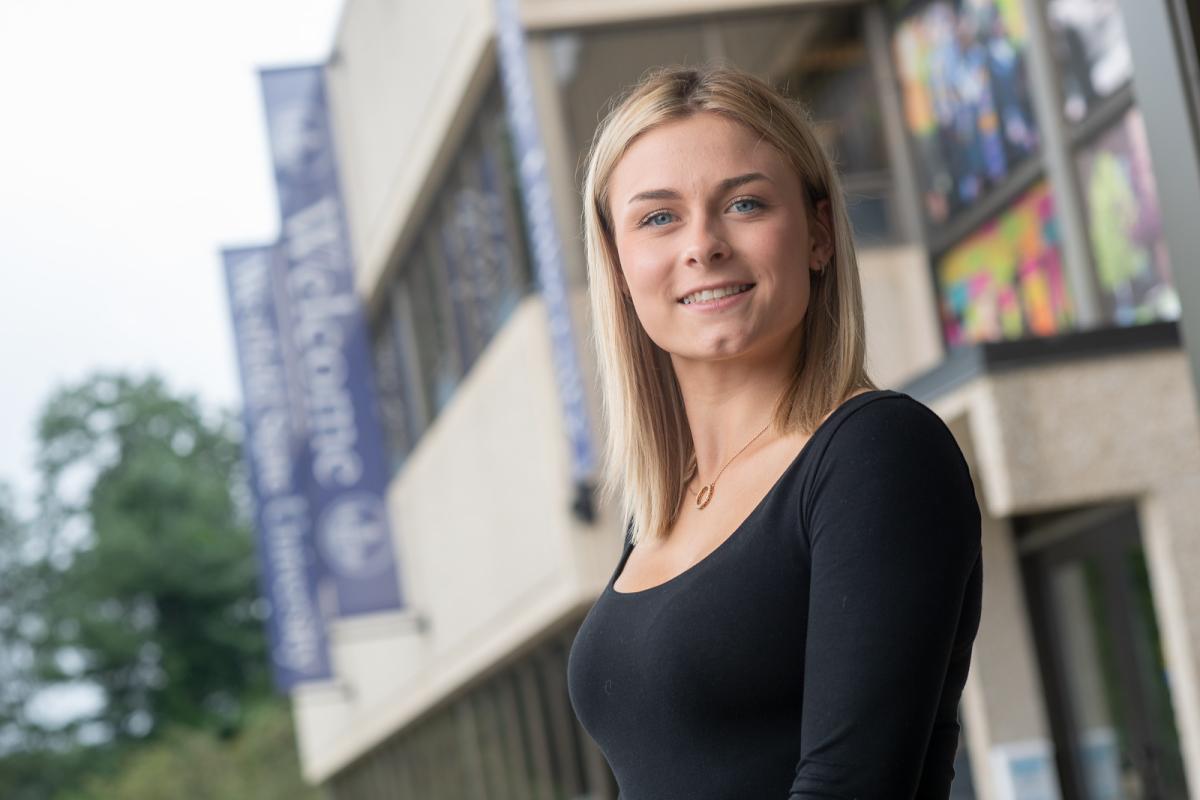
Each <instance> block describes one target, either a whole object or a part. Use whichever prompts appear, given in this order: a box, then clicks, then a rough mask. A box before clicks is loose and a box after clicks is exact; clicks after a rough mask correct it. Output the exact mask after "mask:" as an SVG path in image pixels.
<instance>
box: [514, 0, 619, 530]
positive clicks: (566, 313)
mask: <svg viewBox="0 0 1200 800" xmlns="http://www.w3.org/2000/svg"><path fill="white" fill-rule="evenodd" d="M495 8H496V27H497V34H498V37H499V44H498V49H499V58H500V75H501V78H502V80H503V83H504V97H505V108H506V112H507V116H508V126H509V129H510V130H511V131H512V141H513V151H514V155H515V157H516V164H517V177H518V179H519V181H520V185H521V195H522V198H523V200H524V208H525V225H526V227H527V229H528V231H529V241H530V243H531V249H532V251H533V263H534V269H535V271H536V274H537V279H538V286H539V288H540V290H541V294H542V299H543V301H544V302H545V304H546V313H547V316H548V317H549V323H550V345H551V348H552V351H551V352H552V357H553V359H554V374H555V380H556V382H557V384H558V392H559V400H560V402H561V403H562V407H563V419H564V421H565V422H566V428H567V436H568V437H569V438H570V443H571V474H572V478H574V480H575V484H576V489H577V492H578V494H577V498H576V512H577V513H578V514H579V515H580V516H582V517H584V518H587V519H589V520H590V518H591V515H592V509H591V483H592V481H593V479H594V476H595V472H596V457H595V448H594V447H593V445H592V431H591V424H590V422H589V419H588V411H587V406H586V405H585V397H584V383H583V379H582V377H581V376H580V372H579V360H578V355H577V353H576V351H575V337H574V334H573V333H572V331H573V328H574V324H573V322H572V319H571V308H570V305H569V303H570V298H569V297H568V295H567V286H566V280H565V276H564V274H563V265H562V245H561V243H560V241H559V236H558V228H557V227H556V224H555V219H554V207H553V197H552V195H551V192H550V180H549V177H548V176H547V174H546V152H545V149H544V147H543V146H542V136H541V130H540V128H539V127H538V121H537V109H536V108H535V107H534V102H533V81H532V80H531V79H530V76H529V61H528V56H527V54H526V49H525V32H524V31H523V30H522V28H521V20H520V18H519V16H518V12H517V2H516V0H496V6H495Z"/></svg>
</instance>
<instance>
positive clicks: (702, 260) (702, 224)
mask: <svg viewBox="0 0 1200 800" xmlns="http://www.w3.org/2000/svg"><path fill="white" fill-rule="evenodd" d="M687 237H688V238H687V240H686V246H685V247H684V250H683V254H682V255H683V260H684V263H685V264H687V265H688V266H707V265H708V264H711V263H713V262H717V261H725V260H728V259H729V243H728V242H727V241H725V237H724V235H723V232H722V231H721V229H720V226H719V225H718V224H717V222H716V221H714V220H713V219H711V218H710V217H709V216H708V215H707V214H701V215H699V216H697V217H695V218H694V220H693V222H692V224H691V225H690V226H689V230H688V232H687Z"/></svg>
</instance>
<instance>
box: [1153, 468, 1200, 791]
mask: <svg viewBox="0 0 1200 800" xmlns="http://www.w3.org/2000/svg"><path fill="white" fill-rule="evenodd" d="M1138 511H1139V519H1138V525H1139V527H1140V528H1141V530H1142V547H1143V549H1144V551H1145V554H1146V570H1147V571H1148V572H1149V573H1150V584H1151V586H1152V587H1153V589H1154V592H1153V594H1154V611H1155V616H1156V617H1157V619H1158V626H1159V631H1160V635H1161V637H1162V643H1163V659H1164V661H1165V663H1166V666H1167V672H1168V673H1169V676H1170V678H1169V683H1170V690H1171V704H1172V706H1174V711H1175V726H1176V729H1177V731H1178V733H1179V744H1180V755H1181V756H1182V757H1183V768H1184V773H1185V774H1186V776H1187V781H1188V785H1189V786H1190V787H1191V791H1192V794H1193V795H1196V794H1197V793H1198V792H1200V662H1198V661H1197V653H1200V583H1198V582H1197V581H1195V580H1188V576H1194V575H1198V574H1200V538H1198V537H1196V536H1195V528H1196V520H1197V519H1200V475H1196V474H1191V475H1187V476H1184V477H1182V478H1180V479H1179V480H1178V481H1175V482H1174V483H1172V484H1170V485H1167V486H1160V487H1156V488H1155V490H1154V491H1153V492H1152V493H1151V494H1149V495H1147V496H1146V497H1145V498H1143V500H1142V502H1141V503H1139V505H1138Z"/></svg>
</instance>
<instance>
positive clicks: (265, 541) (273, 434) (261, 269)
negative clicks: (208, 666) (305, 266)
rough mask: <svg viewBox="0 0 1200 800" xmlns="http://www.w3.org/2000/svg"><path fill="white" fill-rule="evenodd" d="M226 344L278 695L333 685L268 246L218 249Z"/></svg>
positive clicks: (274, 253) (273, 256)
mask: <svg viewBox="0 0 1200 800" xmlns="http://www.w3.org/2000/svg"><path fill="white" fill-rule="evenodd" d="M221 255H222V259H223V261H224V264H225V280H226V284H227V285H228V288H229V308H230V315H231V317H232V319H233V337H234V344H235V347H236V350H237V359H238V368H239V371H240V373H241V379H242V394H243V396H244V398H245V399H244V403H243V420H244V424H245V438H244V441H243V448H244V452H245V461H246V465H247V471H248V473H249V475H248V477H249V483H250V489H251V491H252V492H253V495H254V501H255V503H254V505H255V515H254V516H255V528H256V531H257V550H258V564H259V574H260V580H261V585H262V593H263V596H264V598H265V599H266V600H267V603H268V605H269V606H270V610H269V613H268V615H267V639H268V641H269V644H270V652H271V662H272V668H273V672H274V676H275V684H276V686H278V687H279V688H280V689H281V690H283V691H288V690H290V689H291V688H292V687H293V686H295V685H296V684H298V683H303V682H305V681H317V680H326V679H328V678H330V677H332V674H331V670H330V663H329V649H328V643H327V640H326V636H325V625H324V622H323V620H322V617H321V613H320V610H319V608H318V603H317V594H318V592H317V558H316V553H314V552H313V548H312V530H311V522H310V516H309V507H308V498H307V496H306V492H305V487H304V486H303V485H299V484H298V482H297V478H299V477H300V476H301V475H302V474H303V472H304V466H303V465H302V464H300V463H298V462H297V456H298V455H299V456H303V454H304V452H305V450H304V441H303V427H302V426H301V425H298V424H297V423H298V420H297V418H296V415H295V409H294V408H293V405H292V404H293V400H294V398H295V392H294V386H293V376H291V375H290V374H289V371H288V361H289V359H288V357H287V353H286V351H287V343H286V341H285V340H284V339H283V337H282V335H281V334H282V332H281V330H280V319H279V307H280V302H279V301H280V300H281V298H280V296H279V293H280V288H281V287H280V285H279V282H278V278H279V277H280V276H279V272H278V269H277V266H278V260H279V252H278V248H276V247H273V246H263V247H246V248H238V249H228V250H223V251H222V253H221Z"/></svg>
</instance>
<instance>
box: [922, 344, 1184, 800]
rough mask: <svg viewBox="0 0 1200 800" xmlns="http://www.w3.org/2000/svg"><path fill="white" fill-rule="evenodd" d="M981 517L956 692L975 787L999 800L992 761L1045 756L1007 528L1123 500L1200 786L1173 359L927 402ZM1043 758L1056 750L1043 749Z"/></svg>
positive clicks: (1060, 373)
mask: <svg viewBox="0 0 1200 800" xmlns="http://www.w3.org/2000/svg"><path fill="white" fill-rule="evenodd" d="M931 405H932V407H933V408H934V410H935V411H937V412H938V414H939V415H940V416H942V418H943V419H946V420H947V421H948V422H949V423H950V425H951V429H952V430H953V431H954V432H955V435H956V437H957V438H958V440H959V443H960V445H961V446H962V448H963V451H964V454H966V455H967V458H968V462H969V463H970V464H971V468H972V475H973V477H974V480H975V485H976V489H977V491H978V492H979V501H980V508H981V511H982V512H983V544H984V565H985V567H984V583H983V587H984V600H983V618H982V621H981V623H980V631H979V636H978V638H977V640H976V645H975V650H974V653H973V657H972V664H971V672H970V675H969V677H968V680H967V686H966V688H965V690H964V693H963V706H964V717H965V719H964V720H963V722H964V725H965V727H966V729H967V735H968V743H969V746H970V756H971V764H972V769H973V771H974V773H975V781H976V788H977V789H978V791H979V794H980V797H981V798H983V800H1006V798H1007V797H1008V796H1009V795H1007V794H1005V793H1004V785H1005V783H1006V782H1005V780H1004V776H1003V775H1000V774H998V771H999V765H998V764H997V763H996V755H997V752H998V749H999V750H1003V749H1004V748H1024V749H1025V750H1026V751H1027V752H1034V751H1036V750H1038V749H1039V748H1048V747H1050V742H1049V739H1050V736H1049V726H1048V724H1047V722H1046V711H1045V705H1044V701H1043V699H1042V698H1043V689H1042V687H1041V685H1040V678H1039V677H1038V672H1037V668H1036V664H1037V661H1036V653H1035V650H1034V646H1033V636H1032V633H1031V630H1030V627H1029V621H1028V611H1027V609H1026V607H1025V603H1024V594H1023V591H1022V588H1021V576H1020V563H1019V559H1018V556H1017V553H1016V547H1015V542H1014V541H1013V537H1012V535H1011V533H1010V531H1009V527H1008V523H1007V522H1006V521H1005V518H1007V517H1010V516H1012V515H1014V514H1021V513H1031V512H1038V511H1046V510H1052V509H1059V508H1067V507H1073V506H1081V505H1086V504H1089V503H1100V502H1111V501H1113V500H1115V499H1118V498H1132V499H1134V500H1135V501H1136V503H1137V506H1138V515H1139V524H1140V528H1141V534H1142V541H1143V546H1144V548H1145V553H1146V562H1147V569H1148V571H1149V573H1150V580H1151V586H1152V588H1153V592H1154V604H1155V613H1156V618H1157V619H1156V621H1157V624H1158V627H1159V631H1160V635H1161V637H1162V641H1163V648H1164V653H1165V659H1166V665H1167V668H1168V670H1169V672H1170V674H1171V676H1172V677H1171V689H1172V702H1173V705H1174V711H1175V722H1176V725H1177V727H1178V730H1179V735H1180V741H1181V745H1182V749H1183V759H1184V766H1185V769H1186V770H1187V775H1188V781H1189V783H1190V785H1191V786H1192V787H1193V791H1196V787H1200V696H1198V694H1200V692H1198V689H1200V661H1198V660H1197V654H1198V653H1200V583H1198V582H1196V581H1194V580H1192V581H1188V580H1187V578H1188V576H1192V575H1200V525H1197V523H1196V520H1197V519H1200V422H1198V421H1197V419H1196V415H1195V411H1194V409H1195V407H1196V399H1195V396H1194V394H1193V392H1192V388H1191V381H1190V377H1189V374H1188V372H1187V364H1186V361H1185V359H1184V355H1183V353H1182V351H1180V350H1160V351H1153V352H1148V353H1135V354H1130V355H1122V356H1113V357H1105V358H1093V359H1088V360H1080V361H1077V362H1073V363H1058V364H1054V365H1053V366H1048V367H1035V368H1029V369H1024V370H1014V371H1011V372H1005V373H1000V374H997V375H993V376H988V377H985V378H981V379H980V380H978V381H975V382H973V383H970V384H969V385H967V386H964V387H962V388H960V389H958V390H956V391H955V392H952V393H950V394H948V395H946V396H944V397H941V398H938V399H937V400H936V401H935V402H933V403H931ZM1048 752H1051V753H1052V751H1048Z"/></svg>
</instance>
